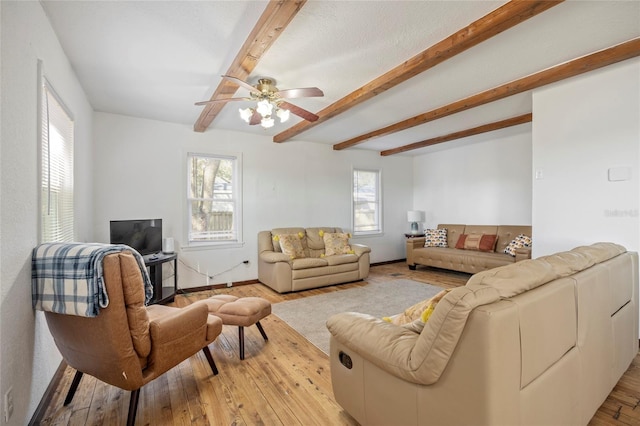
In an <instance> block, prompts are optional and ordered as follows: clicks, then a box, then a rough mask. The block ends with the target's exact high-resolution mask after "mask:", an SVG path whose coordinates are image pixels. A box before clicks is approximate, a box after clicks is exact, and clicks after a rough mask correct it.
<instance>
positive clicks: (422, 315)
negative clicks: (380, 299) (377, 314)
mask: <svg viewBox="0 0 640 426" xmlns="http://www.w3.org/2000/svg"><path fill="white" fill-rule="evenodd" d="M450 291H451V289H446V290H442V291H441V292H439V293H438V294H436V295H435V296H433V297H431V298H429V299H426V300H423V301H422V302H418V303H416V304H415V305H413V306H410V307H408V308H407V309H405V310H404V311H403V312H402V313H399V314H397V315H394V316H391V317H383V318H382V319H383V320H384V321H387V322H390V323H391V324H395V325H400V326H403V327H405V328H407V329H409V330H412V331H414V332H416V333H421V332H422V329H423V328H424V326H425V324H426V323H427V321H429V318H430V317H431V314H432V313H433V311H434V310H435V308H436V305H437V304H438V302H440V301H441V300H442V298H443V297H445V296H446V295H447V293H449V292H450Z"/></svg>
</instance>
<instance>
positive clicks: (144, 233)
mask: <svg viewBox="0 0 640 426" xmlns="http://www.w3.org/2000/svg"><path fill="white" fill-rule="evenodd" d="M109 228H110V233H111V238H110V242H111V244H126V245H128V246H129V247H131V248H134V249H136V250H137V251H138V253H140V254H141V255H143V256H144V255H145V254H152V253H159V252H161V251H162V219H141V220H112V221H111V222H110V226H109Z"/></svg>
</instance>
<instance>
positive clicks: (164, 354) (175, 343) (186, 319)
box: [147, 304, 209, 377]
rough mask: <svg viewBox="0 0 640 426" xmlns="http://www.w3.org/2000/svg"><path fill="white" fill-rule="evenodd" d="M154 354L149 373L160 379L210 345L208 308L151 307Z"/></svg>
mask: <svg viewBox="0 0 640 426" xmlns="http://www.w3.org/2000/svg"><path fill="white" fill-rule="evenodd" d="M147 311H148V313H149V334H150V336H151V353H150V354H149V358H148V367H147V369H148V370H150V373H151V372H152V374H153V375H155V376H156V377H157V376H158V375H160V374H162V373H164V372H166V371H168V370H169V369H170V368H173V367H174V366H176V365H178V364H179V363H181V362H182V361H184V360H185V359H187V358H188V357H190V356H191V355H193V354H195V353H197V352H198V351H200V350H201V349H202V348H203V347H204V346H205V345H206V344H207V327H208V325H207V320H208V318H209V311H208V309H207V307H206V306H205V305H202V304H197V305H196V304H194V305H189V306H186V307H184V308H174V307H171V306H164V305H151V306H149V307H147Z"/></svg>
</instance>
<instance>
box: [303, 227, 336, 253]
mask: <svg viewBox="0 0 640 426" xmlns="http://www.w3.org/2000/svg"><path fill="white" fill-rule="evenodd" d="M306 232H307V244H308V245H309V249H311V250H318V251H322V250H324V239H323V238H322V236H323V235H324V233H325V232H329V233H334V232H342V229H340V228H331V227H318V228H307V229H306ZM318 256H319V255H318ZM312 257H316V256H312Z"/></svg>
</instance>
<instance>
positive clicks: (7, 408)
mask: <svg viewBox="0 0 640 426" xmlns="http://www.w3.org/2000/svg"><path fill="white" fill-rule="evenodd" d="M12 414H13V388H12V387H11V388H9V390H8V391H7V392H6V393H5V394H4V421H5V423H9V419H10V418H11V415H12Z"/></svg>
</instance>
